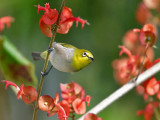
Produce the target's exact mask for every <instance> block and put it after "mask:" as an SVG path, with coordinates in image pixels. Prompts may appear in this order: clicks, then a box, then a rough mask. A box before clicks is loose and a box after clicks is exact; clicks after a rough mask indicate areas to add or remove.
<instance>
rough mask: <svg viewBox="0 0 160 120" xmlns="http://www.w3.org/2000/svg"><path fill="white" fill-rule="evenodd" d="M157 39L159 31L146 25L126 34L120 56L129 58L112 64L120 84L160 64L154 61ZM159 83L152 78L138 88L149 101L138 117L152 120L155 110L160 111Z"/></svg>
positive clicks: (138, 113)
mask: <svg viewBox="0 0 160 120" xmlns="http://www.w3.org/2000/svg"><path fill="white" fill-rule="evenodd" d="M137 33H138V34H137ZM156 39H157V30H156V28H155V26H154V25H152V24H145V25H144V26H143V27H142V29H133V30H132V31H128V32H127V33H126V34H125V36H124V38H123V43H124V46H120V48H121V51H120V54H119V55H120V56H121V55H122V54H123V53H125V54H126V55H127V57H123V58H121V59H117V60H114V61H113V63H112V66H113V68H114V77H115V79H116V81H117V82H118V83H119V84H121V85H123V84H125V83H127V82H128V81H129V80H131V79H132V78H133V77H136V76H137V74H138V73H139V71H140V70H141V68H142V71H141V72H143V71H144V70H147V69H149V68H150V67H152V66H153V65H154V64H156V63H157V62H160V59H157V60H155V61H153V58H154V51H153V49H152V46H153V45H154V44H155V41H156ZM141 55H143V56H141ZM159 83H160V81H158V80H157V79H156V78H155V77H154V76H152V77H151V78H149V79H148V80H146V81H145V82H143V83H142V84H141V85H139V86H137V88H136V90H137V92H138V93H139V94H140V95H143V96H144V100H145V101H146V102H148V101H149V103H148V104H147V106H146V108H145V109H144V110H139V111H138V112H137V115H143V116H144V118H145V120H151V118H152V116H153V114H154V109H157V108H158V109H159V105H158V104H159V102H157V100H160V89H159V87H160V86H159ZM153 103H154V104H153ZM155 103H157V104H155Z"/></svg>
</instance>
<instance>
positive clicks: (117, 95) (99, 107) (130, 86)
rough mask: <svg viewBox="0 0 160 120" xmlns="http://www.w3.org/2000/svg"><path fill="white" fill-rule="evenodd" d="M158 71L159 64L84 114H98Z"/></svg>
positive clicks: (80, 119)
mask: <svg viewBox="0 0 160 120" xmlns="http://www.w3.org/2000/svg"><path fill="white" fill-rule="evenodd" d="M159 71H160V62H158V63H157V64H155V65H154V66H152V67H151V68H150V69H148V70H146V71H144V72H143V73H141V74H140V75H139V77H138V79H137V80H136V82H133V81H134V80H135V78H133V79H132V80H131V81H132V82H128V83H127V84H125V85H123V86H122V87H121V88H119V89H118V90H116V91H115V92H114V93H112V94H111V95H110V96H108V97H107V98H105V99H104V100H103V101H101V102H100V103H99V104H97V105H96V106H95V107H93V108H92V109H91V110H89V111H88V112H87V113H86V114H88V113H94V114H98V113H99V112H101V111H102V110H104V109H105V108H106V107H108V106H109V105H110V104H112V103H113V102H114V101H116V100H117V99H119V98H120V97H122V96H123V95H125V94H126V93H127V92H129V91H130V90H132V89H133V88H134V87H135V86H137V85H139V84H140V83H142V82H144V81H145V80H147V79H148V78H150V77H151V76H153V75H154V74H156V73H157V72H159ZM86 114H85V115H86ZM85 115H83V116H82V117H81V118H79V119H78V120H83V119H84V116H85Z"/></svg>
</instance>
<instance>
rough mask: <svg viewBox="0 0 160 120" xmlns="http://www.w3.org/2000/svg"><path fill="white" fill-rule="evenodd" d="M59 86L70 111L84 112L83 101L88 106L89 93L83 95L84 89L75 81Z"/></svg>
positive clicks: (84, 105)
mask: <svg viewBox="0 0 160 120" xmlns="http://www.w3.org/2000/svg"><path fill="white" fill-rule="evenodd" d="M60 88H61V91H62V94H61V96H62V98H63V100H65V101H66V102H67V103H68V104H69V105H70V106H71V107H70V109H71V111H72V112H75V113H76V114H84V113H85V112H86V103H85V102H87V106H89V104H90V99H91V97H90V96H89V95H87V96H86V97H85V91H84V89H83V88H82V87H81V86H80V85H79V84H77V83H75V82H72V83H68V84H60Z"/></svg>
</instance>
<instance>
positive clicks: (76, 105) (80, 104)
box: [72, 98, 86, 114]
mask: <svg viewBox="0 0 160 120" xmlns="http://www.w3.org/2000/svg"><path fill="white" fill-rule="evenodd" d="M72 106H73V109H74V111H75V113H77V114H84V113H85V112H86V103H85V101H84V100H81V99H80V98H77V99H75V100H74V101H73V103H72Z"/></svg>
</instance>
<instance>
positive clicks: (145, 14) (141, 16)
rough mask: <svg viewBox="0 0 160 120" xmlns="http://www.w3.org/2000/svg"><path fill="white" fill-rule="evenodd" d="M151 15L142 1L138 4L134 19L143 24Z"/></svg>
mask: <svg viewBox="0 0 160 120" xmlns="http://www.w3.org/2000/svg"><path fill="white" fill-rule="evenodd" d="M151 17H152V14H151V12H150V11H149V9H148V8H147V7H146V5H145V4H144V3H143V2H141V3H140V4H139V5H138V8H137V11H136V19H137V21H138V23H140V24H142V25H143V24H145V23H147V22H148V21H149V20H150V18H151Z"/></svg>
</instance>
